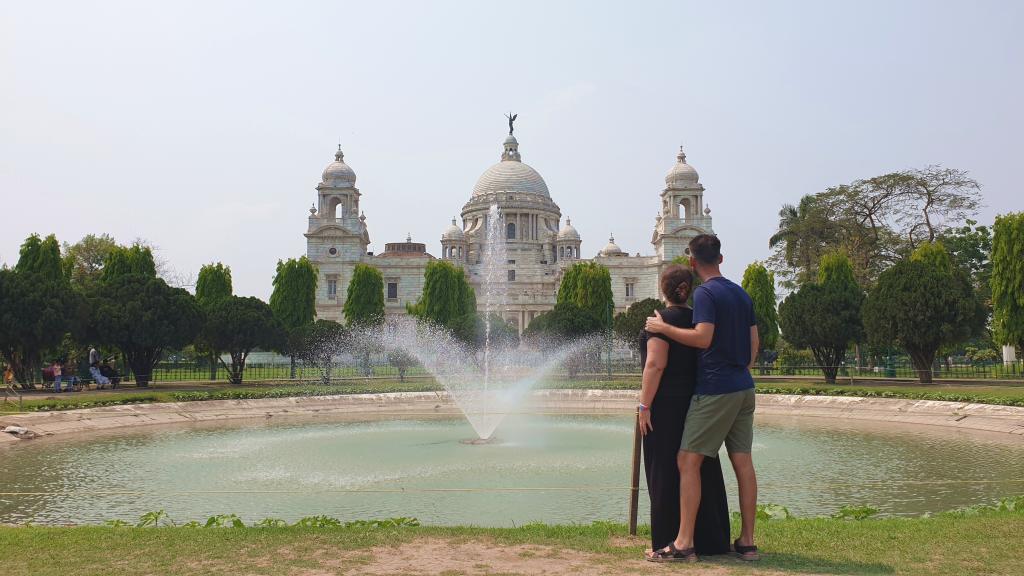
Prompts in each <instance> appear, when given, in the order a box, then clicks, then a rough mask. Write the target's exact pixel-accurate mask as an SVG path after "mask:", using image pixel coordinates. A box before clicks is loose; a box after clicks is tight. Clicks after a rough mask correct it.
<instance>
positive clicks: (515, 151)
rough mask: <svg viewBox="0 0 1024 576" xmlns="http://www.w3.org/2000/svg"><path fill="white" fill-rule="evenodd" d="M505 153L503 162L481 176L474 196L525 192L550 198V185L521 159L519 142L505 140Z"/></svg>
mask: <svg viewBox="0 0 1024 576" xmlns="http://www.w3.org/2000/svg"><path fill="white" fill-rule="evenodd" d="M504 146H505V152H504V153H503V154H502V155H501V162H498V163H497V164H495V165H493V166H491V167H490V168H488V169H487V170H485V171H484V173H483V174H481V175H480V178H479V179H478V180H477V181H476V186H474V187H473V196H480V195H483V194H490V193H495V192H525V193H527V194H537V195H540V196H544V197H545V198H550V197H551V195H550V194H549V193H548V185H547V184H546V183H545V182H544V179H543V178H541V176H540V174H538V173H537V171H536V170H534V169H533V168H531V167H530V166H528V165H526V164H524V163H523V162H522V161H521V160H520V157H519V142H518V141H516V139H515V137H514V136H512V135H509V136H508V138H505V143H504Z"/></svg>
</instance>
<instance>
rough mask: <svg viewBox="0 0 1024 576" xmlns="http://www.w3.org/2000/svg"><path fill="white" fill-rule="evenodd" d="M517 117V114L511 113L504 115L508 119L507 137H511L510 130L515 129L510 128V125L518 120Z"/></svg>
mask: <svg viewBox="0 0 1024 576" xmlns="http://www.w3.org/2000/svg"><path fill="white" fill-rule="evenodd" d="M518 117H519V114H513V113H511V112H509V113H508V114H505V118H508V135H509V136H511V135H512V130H514V129H515V128H514V127H513V126H512V123H513V122H515V121H516V118H518Z"/></svg>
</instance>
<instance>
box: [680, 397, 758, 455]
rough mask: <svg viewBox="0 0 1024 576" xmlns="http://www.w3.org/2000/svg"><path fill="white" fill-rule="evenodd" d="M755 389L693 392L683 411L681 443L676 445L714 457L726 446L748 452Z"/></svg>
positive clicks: (752, 424)
mask: <svg viewBox="0 0 1024 576" xmlns="http://www.w3.org/2000/svg"><path fill="white" fill-rule="evenodd" d="M754 403H755V401H754V389H753V388H749V389H747V390H740V391H739V392H731V393H729V394H707V395H701V394H698V395H695V396H694V397H693V400H691V401H690V411H689V412H687V413H686V427H685V428H683V443H682V446H681V447H680V448H679V449H680V450H685V451H686V452H696V453H697V454H703V455H705V456H708V457H711V458H714V457H715V456H717V455H718V450H719V449H720V448H721V447H722V443H723V442H725V449H726V450H728V451H729V453H730V454H732V453H733V452H748V453H749V452H750V450H751V447H752V446H753V444H754Z"/></svg>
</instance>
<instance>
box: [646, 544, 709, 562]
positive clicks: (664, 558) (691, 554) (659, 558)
mask: <svg viewBox="0 0 1024 576" xmlns="http://www.w3.org/2000/svg"><path fill="white" fill-rule="evenodd" d="M645 558H646V559H647V561H648V562H696V561H697V552H696V551H695V550H694V549H693V548H692V547H691V548H687V549H686V550H680V549H679V548H676V543H675V542H669V544H668V546H666V547H664V548H662V549H661V550H652V551H651V552H650V553H649V554H647V555H646V556H645Z"/></svg>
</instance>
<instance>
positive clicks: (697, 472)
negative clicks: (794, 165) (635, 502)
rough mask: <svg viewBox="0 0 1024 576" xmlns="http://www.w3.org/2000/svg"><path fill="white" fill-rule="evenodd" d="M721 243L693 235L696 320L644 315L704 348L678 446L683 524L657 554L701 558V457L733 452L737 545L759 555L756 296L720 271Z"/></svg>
mask: <svg viewBox="0 0 1024 576" xmlns="http://www.w3.org/2000/svg"><path fill="white" fill-rule="evenodd" d="M721 263H722V243H721V241H720V240H719V239H718V238H717V237H716V236H712V235H710V234H701V235H699V236H696V237H695V238H694V239H693V240H691V241H690V267H691V268H693V269H694V270H695V271H696V272H697V275H698V276H700V278H701V279H702V280H703V281H704V283H703V284H702V285H701V286H699V287H697V289H696V290H695V291H694V294H693V323H694V324H695V326H696V327H695V328H680V327H677V326H672V325H671V324H669V323H667V322H665V321H664V320H663V319H662V317H661V315H659V314H658V313H657V312H655V316H654V317H651V318H648V319H647V325H646V330H647V331H648V332H652V333H656V334H664V335H665V336H667V337H668V338H670V339H671V340H674V341H676V342H679V343H681V344H684V345H687V346H692V347H694V348H699V349H701V350H702V351H701V352H700V356H699V360H698V372H697V388H696V393H695V394H694V396H693V400H692V401H691V402H690V411H689V412H688V413H687V414H686V425H685V427H684V429H683V441H682V446H681V448H680V452H679V471H680V500H681V502H680V514H679V515H680V524H679V533H678V535H677V536H676V539H675V541H674V542H672V543H670V544H669V545H668V546H666V547H665V548H663V549H661V550H659V551H657V552H656V553H655V554H654V555H653V556H654V557H652V558H651V559H652V560H657V561H688V562H694V561H696V560H697V553H696V551H695V550H694V525H695V522H696V519H697V511H698V509H699V506H700V503H701V465H702V464H703V462H704V459H705V458H714V457H715V456H717V455H718V451H719V450H720V449H721V447H722V444H723V443H724V444H725V448H726V450H727V451H728V453H729V459H730V460H731V461H732V467H733V470H734V471H735V472H736V481H737V484H739V492H740V516H741V518H742V522H741V529H740V537H739V538H738V539H736V541H735V542H733V549H734V550H735V552H736V553H737V554H738V555H739V556H740V558H741V559H743V560H757V559H759V558H760V555H759V554H758V551H757V546H755V545H754V519H755V516H756V513H757V475H756V473H755V472H754V463H753V459H752V458H751V455H750V452H751V448H752V445H753V441H754V404H755V399H754V379H753V377H752V376H751V375H750V368H751V367H752V366H753V364H754V359H755V355H756V354H757V349H758V344H759V343H758V335H757V319H756V318H755V316H754V303H753V301H752V300H751V299H750V296H749V295H748V294H747V293H746V291H744V290H743V288H741V287H740V286H738V285H736V284H735V283H733V282H731V281H729V280H727V279H726V278H724V277H723V276H722V272H721V270H720V265H721Z"/></svg>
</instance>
